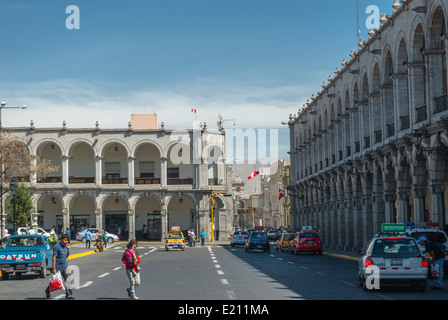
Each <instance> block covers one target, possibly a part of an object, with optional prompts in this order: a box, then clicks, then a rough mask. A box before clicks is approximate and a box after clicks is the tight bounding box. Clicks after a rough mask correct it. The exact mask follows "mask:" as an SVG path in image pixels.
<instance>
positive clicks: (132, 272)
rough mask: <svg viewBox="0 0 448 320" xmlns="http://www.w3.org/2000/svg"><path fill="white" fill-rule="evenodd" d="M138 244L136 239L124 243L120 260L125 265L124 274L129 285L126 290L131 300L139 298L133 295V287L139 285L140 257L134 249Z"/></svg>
mask: <svg viewBox="0 0 448 320" xmlns="http://www.w3.org/2000/svg"><path fill="white" fill-rule="evenodd" d="M137 246H138V242H137V240H130V241H129V243H128V244H127V245H126V250H125V251H124V253H123V255H122V257H121V261H123V263H124V264H125V265H126V275H127V276H128V279H129V283H130V286H129V288H127V289H126V290H127V291H128V296H129V298H131V300H139V298H138V297H137V296H136V295H135V288H136V287H137V286H139V285H140V267H139V266H138V265H139V263H140V257H139V255H138V253H137V251H136V248H137Z"/></svg>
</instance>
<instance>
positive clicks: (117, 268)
mask: <svg viewBox="0 0 448 320" xmlns="http://www.w3.org/2000/svg"><path fill="white" fill-rule="evenodd" d="M121 268H122V267H116V268H114V269H113V270H114V271H117V270H120V269H121Z"/></svg>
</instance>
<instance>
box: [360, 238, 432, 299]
mask: <svg viewBox="0 0 448 320" xmlns="http://www.w3.org/2000/svg"><path fill="white" fill-rule="evenodd" d="M359 254H362V255H363V257H362V258H361V259H360V260H359V272H358V280H359V283H360V284H361V286H362V287H363V288H364V289H365V290H371V289H381V286H382V285H384V284H385V285H389V284H392V285H402V284H406V285H411V286H413V287H415V288H416V289H418V290H419V291H425V289H426V280H427V275H428V262H427V261H426V259H425V257H424V255H423V254H422V251H421V250H420V247H419V245H418V244H417V241H416V240H415V239H414V238H412V237H409V236H407V235H378V236H376V237H374V238H373V239H371V240H370V242H369V244H368V246H367V250H366V251H365V252H359Z"/></svg>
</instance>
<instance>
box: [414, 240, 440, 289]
mask: <svg viewBox="0 0 448 320" xmlns="http://www.w3.org/2000/svg"><path fill="white" fill-rule="evenodd" d="M418 242H419V243H420V244H421V245H422V246H424V247H425V250H426V252H427V253H429V254H430V255H431V257H432V261H431V263H432V265H438V266H439V276H438V277H437V278H435V279H434V285H433V286H432V288H433V289H442V288H443V264H444V262H445V254H444V252H443V250H442V247H441V245H440V244H438V243H435V242H432V241H428V240H427V239H426V237H425V236H421V237H420V238H419V239H418Z"/></svg>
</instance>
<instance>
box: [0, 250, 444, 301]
mask: <svg viewBox="0 0 448 320" xmlns="http://www.w3.org/2000/svg"><path fill="white" fill-rule="evenodd" d="M72 247H73V253H91V252H89V251H88V250H86V249H84V248H83V247H82V244H72ZM124 247H125V244H124V243H116V244H113V245H112V246H109V248H108V249H107V250H106V251H104V252H101V253H93V254H88V255H81V256H78V257H76V258H74V259H71V260H70V262H69V264H71V265H76V266H77V267H78V268H79V271H80V282H79V285H80V288H79V289H77V290H75V291H74V295H75V297H76V298H77V299H81V300H123V299H125V300H127V299H128V297H127V293H126V288H127V287H128V279H127V277H126V274H125V271H124V265H123V264H122V263H121V260H120V258H121V254H122V252H123V250H124ZM138 252H139V254H140V256H141V261H142V262H141V267H142V271H141V279H142V284H141V286H139V287H138V288H137V295H138V296H139V297H140V298H141V299H144V300H156V301H157V300H177V301H182V300H197V301H200V300H225V301H239V300H252V301H254V302H255V301H263V300H265V301H266V300H299V299H304V300H322V299H325V300H347V299H349V300H414V299H415V300H426V299H428V300H447V299H448V283H445V288H446V289H444V290H443V291H433V290H432V289H430V288H428V289H427V290H426V292H424V293H420V292H415V291H413V290H409V289H399V288H383V289H382V290H380V291H374V292H365V291H363V290H362V289H361V288H360V286H359V285H358V283H357V279H356V275H357V262H356V261H354V260H349V259H344V258H341V257H336V256H330V255H326V254H324V255H309V254H303V255H299V256H295V255H291V254H289V253H288V252H276V251H275V250H274V249H273V247H272V250H271V252H270V253H263V252H252V253H247V252H245V251H244V248H243V247H235V248H231V247H230V246H228V245H207V246H205V247H200V246H196V247H194V248H187V250H186V251H174V250H173V251H169V252H166V251H165V249H164V247H163V246H162V245H160V244H141V245H140V247H139V248H138ZM445 281H446V280H445ZM4 282H6V281H3V280H0V299H1V300H5V299H8V300H41V299H44V298H45V294H44V290H45V288H46V286H47V284H48V279H40V278H36V276H34V275H23V276H21V277H16V276H14V275H12V276H11V277H10V280H8V281H7V284H8V285H7V286H6V285H4ZM53 297H54V298H55V299H62V298H63V297H64V294H63V293H62V292H55V293H53Z"/></svg>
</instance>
